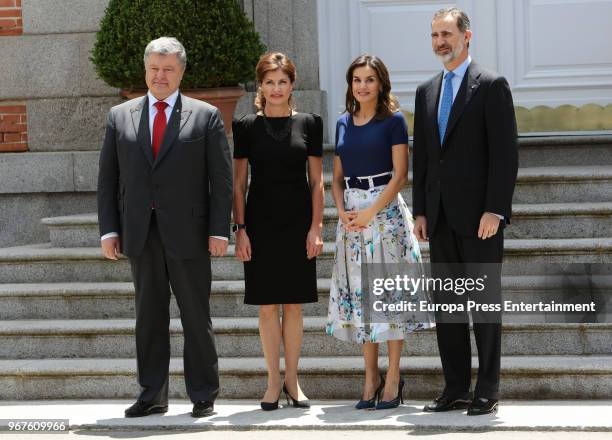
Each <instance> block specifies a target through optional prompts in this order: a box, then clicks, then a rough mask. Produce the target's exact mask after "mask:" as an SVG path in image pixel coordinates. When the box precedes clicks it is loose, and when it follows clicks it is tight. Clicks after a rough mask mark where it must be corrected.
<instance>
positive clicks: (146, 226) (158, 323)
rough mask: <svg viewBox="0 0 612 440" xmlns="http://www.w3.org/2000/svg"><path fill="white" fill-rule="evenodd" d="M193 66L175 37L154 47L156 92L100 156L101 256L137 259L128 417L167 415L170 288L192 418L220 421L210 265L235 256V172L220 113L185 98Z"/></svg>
mask: <svg viewBox="0 0 612 440" xmlns="http://www.w3.org/2000/svg"><path fill="white" fill-rule="evenodd" d="M186 63H187V55H186V53H185V48H184V47H183V45H182V44H181V43H180V42H179V41H178V40H176V39H175V38H169V37H162V38H159V39H156V40H153V41H151V42H150V43H149V44H148V46H147V47H146V49H145V54H144V64H145V79H146V83H147V87H148V89H149V90H148V93H147V95H146V96H145V97H143V98H136V99H133V100H131V101H127V102H125V103H123V104H120V105H118V106H115V107H113V108H112V109H111V110H110V112H109V114H108V119H107V123H106V136H105V138H104V145H103V146H102V151H101V153H100V169H99V176H98V219H99V223H100V234H101V236H102V251H103V253H104V255H105V256H106V258H109V259H113V260H116V259H117V256H118V254H119V253H120V252H122V253H123V254H125V255H127V256H128V257H129V260H130V265H131V268H132V276H133V279H134V287H135V290H136V354H137V366H138V382H139V384H140V387H141V392H140V395H139V397H138V400H137V401H136V403H135V404H134V405H132V406H131V407H130V408H128V409H127V410H126V411H125V416H126V417H140V416H146V415H149V414H156V413H165V412H166V411H167V410H168V369H169V363H170V335H169V323H170V315H169V303H170V288H172V293H174V296H175V297H176V301H177V303H178V306H179V308H180V311H181V323H182V326H183V334H184V338H185V344H184V350H183V361H184V362H183V368H184V375H185V384H186V387H187V394H188V395H189V397H190V399H191V400H192V402H193V404H194V406H193V411H192V416H194V417H203V416H206V415H210V414H212V412H213V402H214V400H215V398H216V397H217V394H218V392H219V374H218V365H217V364H218V360H217V352H216V350H215V343H214V334H213V329H212V323H211V319H210V308H209V303H208V300H209V295H210V287H211V267H210V264H211V262H210V256H211V255H212V256H221V255H223V254H224V253H225V251H226V249H227V244H228V237H229V225H230V214H231V206H232V167H231V158H230V151H229V147H228V143H227V138H226V137H225V130H224V128H223V120H222V118H221V114H220V113H219V111H218V110H217V109H216V108H215V107H213V106H211V105H209V104H207V103H205V102H202V101H197V100H195V99H191V98H188V97H186V96H184V95H182V94H181V93H180V91H179V86H180V83H181V80H182V78H183V74H184V72H185V66H186Z"/></svg>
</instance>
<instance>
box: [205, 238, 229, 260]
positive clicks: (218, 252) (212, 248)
mask: <svg viewBox="0 0 612 440" xmlns="http://www.w3.org/2000/svg"><path fill="white" fill-rule="evenodd" d="M227 244H228V240H221V239H220V238H214V237H208V251H209V252H210V255H212V256H213V257H222V256H224V255H225V252H227Z"/></svg>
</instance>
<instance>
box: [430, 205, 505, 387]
mask: <svg viewBox="0 0 612 440" xmlns="http://www.w3.org/2000/svg"><path fill="white" fill-rule="evenodd" d="M502 222H503V220H502ZM429 248H430V259H431V262H432V264H433V270H432V272H435V271H438V272H440V271H441V270H442V271H443V272H445V274H448V272H449V271H451V272H454V276H455V277H461V276H470V274H469V273H462V274H460V273H456V272H457V267H461V266H462V264H465V263H499V264H485V265H483V266H486V267H487V268H488V269H486V270H487V273H489V278H490V279H489V280H488V282H487V286H490V288H491V290H492V292H493V294H490V293H488V296H489V298H494V300H495V301H496V302H497V301H499V302H500V303H501V262H502V259H503V249H504V238H503V225H500V227H499V229H498V231H497V234H495V235H494V236H493V237H490V238H488V239H486V240H482V239H480V238H478V237H477V236H470V237H466V236H462V235H459V234H457V233H456V232H455V231H453V229H452V228H451V227H450V226H449V224H448V221H447V218H446V214H445V212H444V209H443V207H442V203H441V204H440V210H439V216H438V221H437V225H436V229H435V231H434V233H433V234H432V235H431V236H430V240H429ZM440 263H452V264H450V265H448V267H452V269H446V270H445V269H440V268H441V267H442V268H444V267H445V266H444V264H440ZM457 263H462V264H457ZM466 266H471V267H474V266H477V265H473V264H470V265H466ZM491 268H493V269H491ZM466 270H467V269H466ZM434 275H438V276H440V274H439V273H438V274H435V273H434ZM436 294H437V293H436ZM455 298H456V299H458V301H459V302H464V303H465V302H466V295H463V296H455ZM447 316H448V315H447ZM494 316H495V314H494ZM472 319H473V320H474V321H475V322H474V323H473V328H474V337H475V340H476V348H477V350H478V376H477V382H476V387H475V389H474V396H475V397H484V398H488V399H497V398H498V391H499V374H500V361H501V313H498V314H497V319H494V320H492V321H493V322H492V321H487V320H480V319H476V318H475V315H474V314H472ZM436 321H437V323H436V334H437V339H438V349H439V351H440V358H441V361H442V369H443V371H444V379H445V382H446V386H445V389H444V392H443V394H444V395H446V396H449V397H457V398H469V397H470V396H471V395H470V386H471V372H472V355H471V343H470V329H469V318H468V316H467V313H464V314H463V316H461V319H460V322H449V321H448V320H446V322H440V321H444V320H443V319H439V317H438V316H437V317H436ZM451 321H452V320H451ZM477 321H480V322H477ZM483 321H484V322H483ZM494 321H497V322H494Z"/></svg>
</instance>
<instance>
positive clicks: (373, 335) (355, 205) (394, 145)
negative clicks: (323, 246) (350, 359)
mask: <svg viewBox="0 0 612 440" xmlns="http://www.w3.org/2000/svg"><path fill="white" fill-rule="evenodd" d="M346 80H347V83H348V87H347V93H346V112H345V113H344V114H343V115H342V116H340V118H339V119H338V123H337V124H336V150H335V154H336V156H335V158H334V176H333V182H332V191H333V196H334V200H335V203H336V207H337V208H338V216H339V221H338V226H337V234H336V257H335V264H334V269H333V273H332V280H331V291H330V298H329V310H328V320H327V326H326V331H327V334H329V335H332V336H335V337H336V338H339V339H341V340H345V341H352V342H358V343H361V344H363V346H362V347H363V354H364V360H365V371H366V377H365V386H364V390H363V396H362V400H360V401H359V402H358V403H357V405H356V408H357V409H364V408H376V409H386V408H394V407H397V406H398V405H399V404H400V401H402V388H403V385H404V383H403V380H402V379H401V377H400V367H399V363H400V356H401V352H402V346H403V340H404V336H405V334H406V333H408V332H412V331H414V330H419V329H423V328H427V327H429V326H430V325H429V323H428V322H425V323H423V322H411V321H408V322H405V321H401V322H393V321H392V320H388V321H386V322H378V323H373V322H367V319H366V318H367V316H369V314H368V313H367V312H368V311H366V310H364V307H365V305H366V304H367V298H364V295H365V294H363V293H362V291H361V266H362V264H367V263H385V264H389V263H416V264H419V263H420V262H421V253H420V250H419V246H418V243H417V240H416V237H415V236H414V234H413V232H412V229H413V225H412V221H411V218H412V216H411V215H410V212H409V210H408V207H407V206H406V203H405V202H404V200H403V199H402V196H401V194H400V190H401V189H402V188H403V187H404V185H405V184H406V181H407V174H408V128H407V126H406V121H405V119H404V116H403V115H402V113H401V112H399V111H398V109H399V104H398V103H397V100H396V99H395V97H393V95H391V83H390V80H389V73H388V71H387V68H386V67H385V65H384V64H383V62H382V61H381V60H380V59H379V58H378V57H376V56H373V55H362V56H360V57H358V58H357V59H355V61H353V63H352V64H351V65H350V66H349V69H348V71H347V74H346ZM393 295H397V293H392V294H391V297H387V298H385V300H386V301H387V302H389V301H393V302H399V301H401V300H402V298H400V297H395V298H394V297H393ZM410 299H411V300H418V298H410ZM385 341H386V342H387V345H388V353H389V368H388V370H387V374H386V378H385V379H383V377H382V376H380V377H379V375H378V343H380V342H385ZM377 401H378V403H377Z"/></svg>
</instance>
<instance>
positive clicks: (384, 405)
mask: <svg viewBox="0 0 612 440" xmlns="http://www.w3.org/2000/svg"><path fill="white" fill-rule="evenodd" d="M403 391H404V379H402V376H400V381H399V385H398V387H397V397H396V398H395V399H393V400H379V401H378V403H377V404H376V409H392V408H397V407H398V406H399V405H400V403H404V396H403V395H402V393H403Z"/></svg>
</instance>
